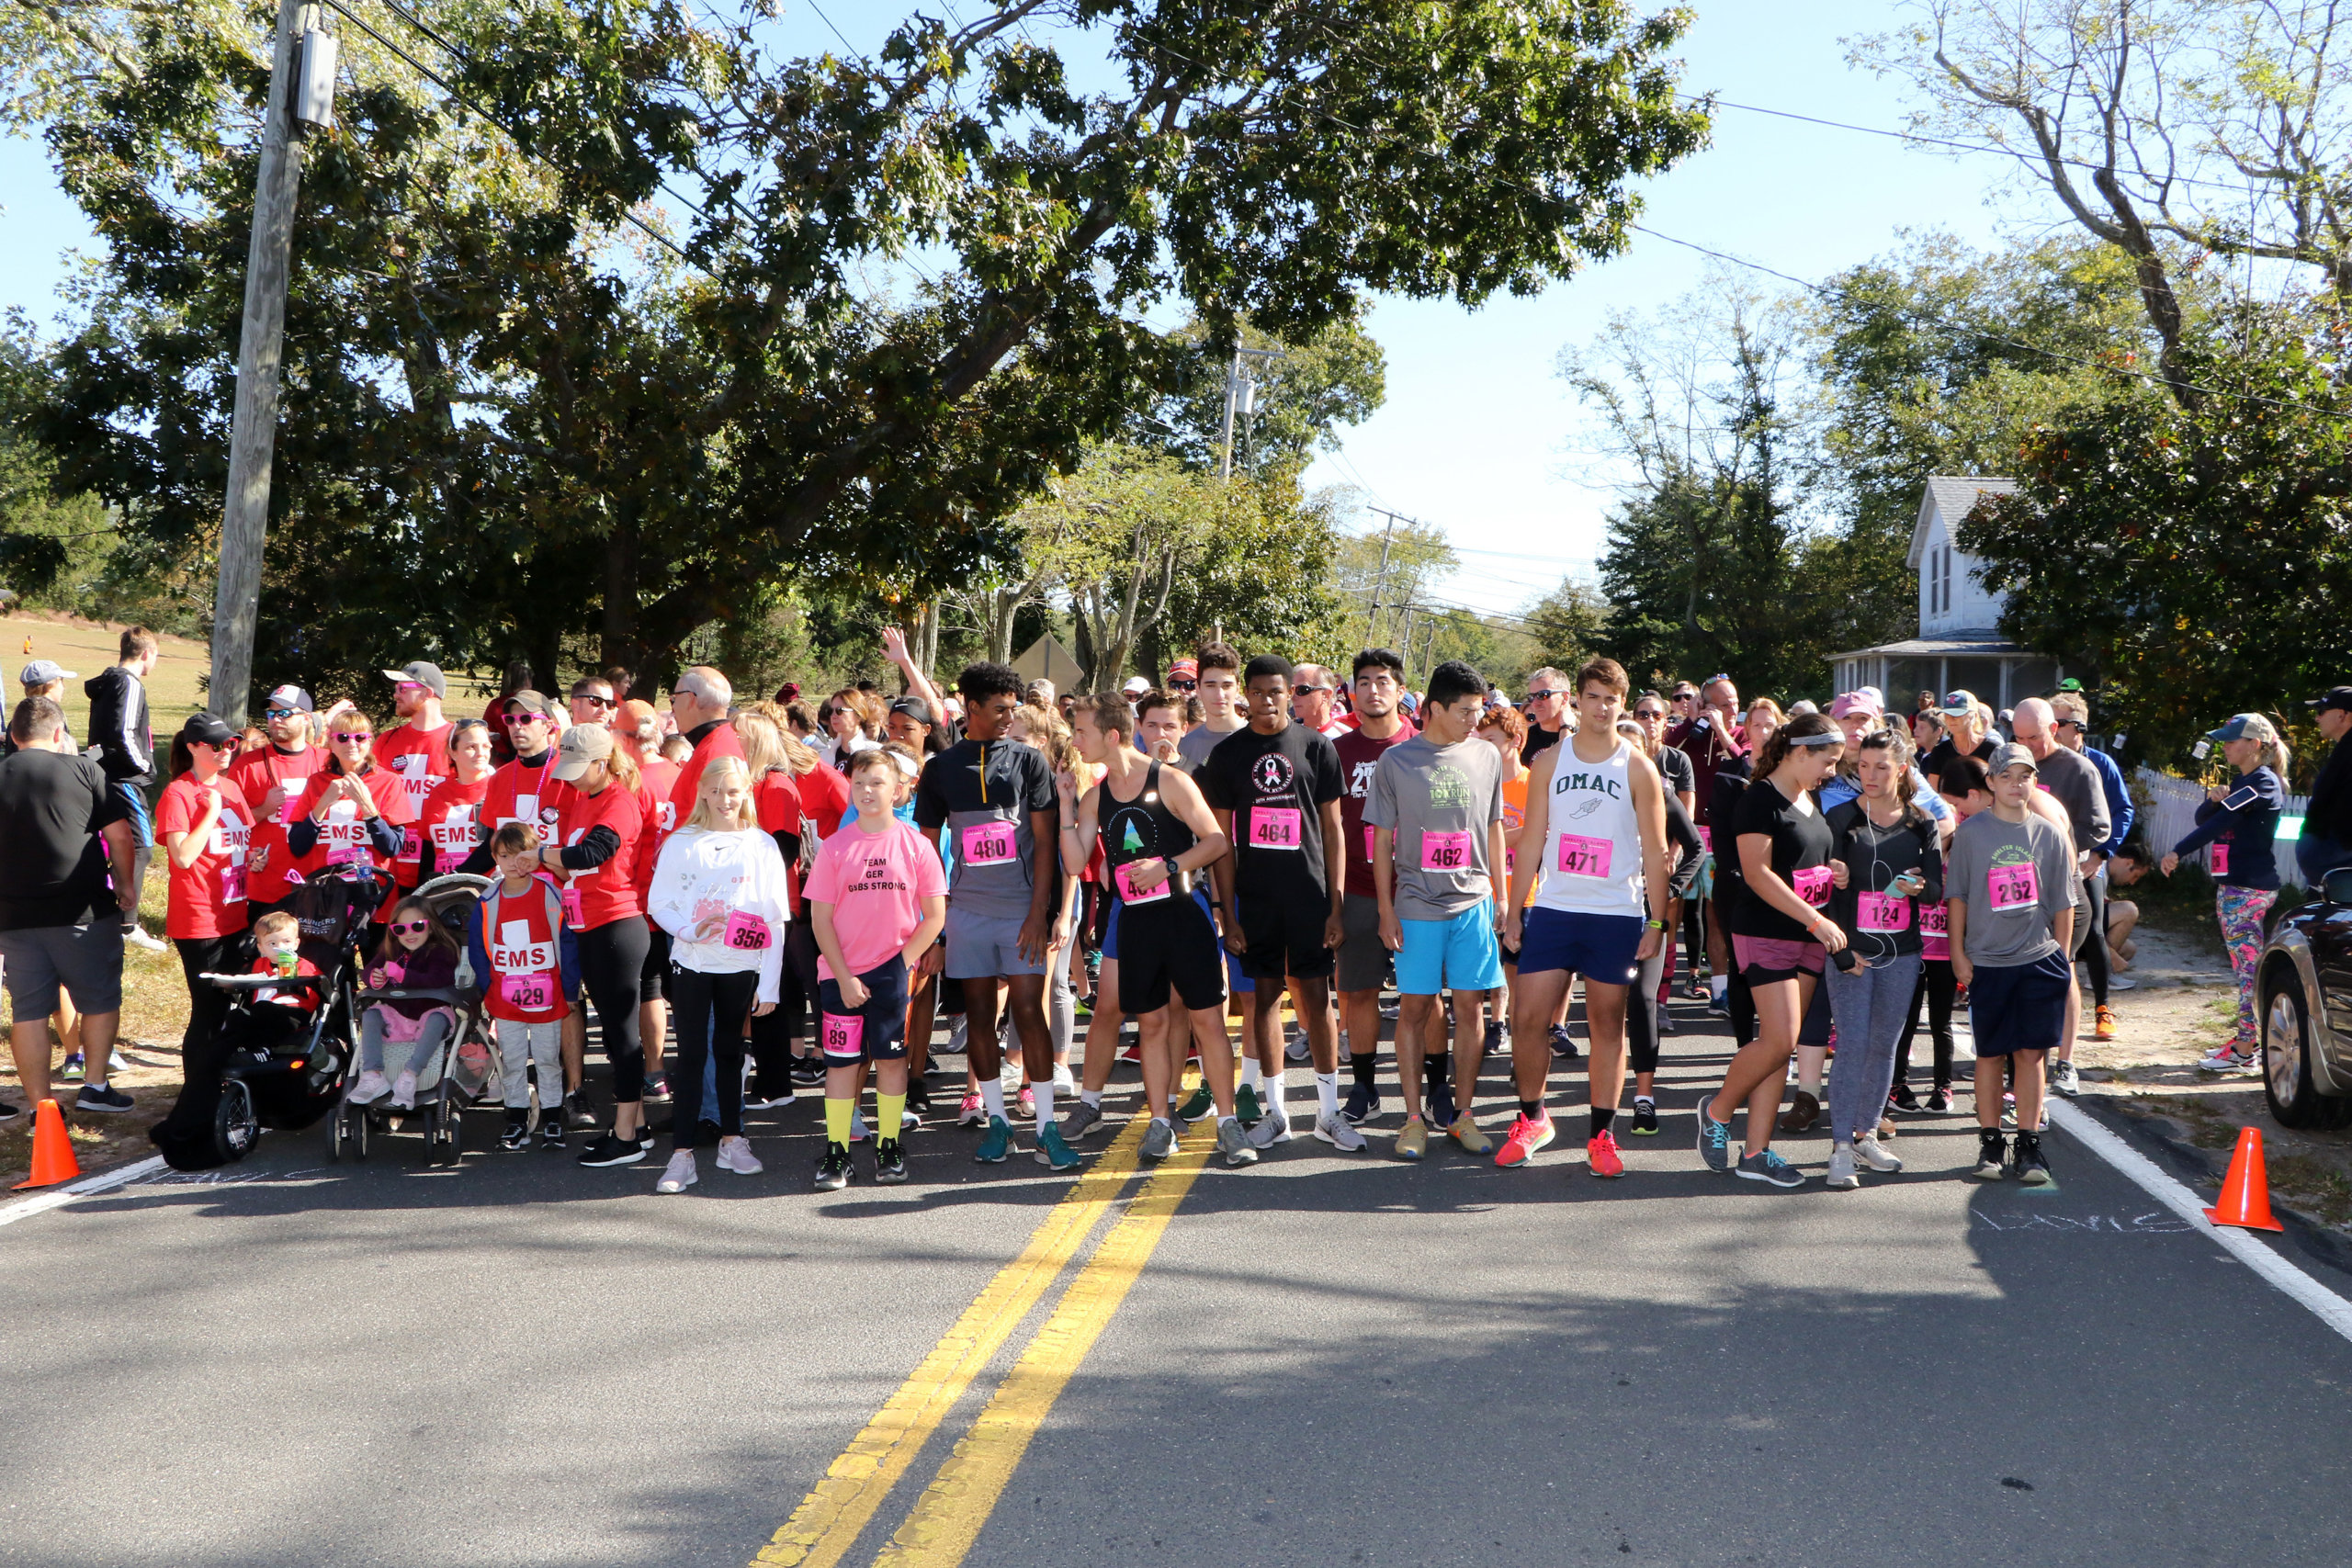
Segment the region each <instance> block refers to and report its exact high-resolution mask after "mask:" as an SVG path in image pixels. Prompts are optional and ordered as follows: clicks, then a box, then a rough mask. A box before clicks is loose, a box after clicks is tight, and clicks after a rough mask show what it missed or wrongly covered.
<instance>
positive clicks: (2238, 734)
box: [2205, 713, 2256, 740]
mask: <svg viewBox="0 0 2352 1568" xmlns="http://www.w3.org/2000/svg"><path fill="white" fill-rule="evenodd" d="M2255 718H2256V716H2255V715H2253V714H2250V713H2241V714H2233V715H2232V716H2231V717H2230V721H2229V723H2227V724H2225V725H2223V726H2222V728H2219V729H2209V730H2207V731H2206V732H2205V737H2206V739H2209V740H2243V739H2245V737H2246V731H2248V730H2250V729H2252V728H2254V724H2255Z"/></svg>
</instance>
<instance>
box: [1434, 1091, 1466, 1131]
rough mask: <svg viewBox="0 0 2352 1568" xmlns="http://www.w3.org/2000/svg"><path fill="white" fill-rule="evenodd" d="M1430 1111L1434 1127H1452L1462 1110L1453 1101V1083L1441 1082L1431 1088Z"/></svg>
mask: <svg viewBox="0 0 2352 1568" xmlns="http://www.w3.org/2000/svg"><path fill="white" fill-rule="evenodd" d="M1429 1111H1430V1126H1432V1127H1451V1126H1453V1123H1454V1122H1455V1121H1456V1120H1458V1119H1459V1118H1460V1116H1461V1115H1462V1111H1461V1108H1460V1107H1459V1106H1457V1105H1455V1104H1454V1103H1453V1085H1452V1084H1447V1083H1441V1084H1439V1085H1438V1086H1437V1087H1435V1088H1434V1089H1430V1105H1429Z"/></svg>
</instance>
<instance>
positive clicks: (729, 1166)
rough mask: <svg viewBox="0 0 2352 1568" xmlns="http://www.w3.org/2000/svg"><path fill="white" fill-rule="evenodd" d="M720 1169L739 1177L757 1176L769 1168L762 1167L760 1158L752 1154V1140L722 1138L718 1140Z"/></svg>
mask: <svg viewBox="0 0 2352 1568" xmlns="http://www.w3.org/2000/svg"><path fill="white" fill-rule="evenodd" d="M718 1168H719V1169H721V1170H731V1171H733V1172H734V1173H735V1174H736V1175H738V1176H757V1175H759V1174H760V1172H762V1171H763V1170H765V1169H766V1168H767V1167H765V1166H763V1165H762V1164H761V1163H760V1159H759V1156H757V1155H755V1154H753V1153H752V1140H751V1139H749V1138H721V1139H719V1140H718Z"/></svg>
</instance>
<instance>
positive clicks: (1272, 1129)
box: [1250, 1100, 1290, 1149]
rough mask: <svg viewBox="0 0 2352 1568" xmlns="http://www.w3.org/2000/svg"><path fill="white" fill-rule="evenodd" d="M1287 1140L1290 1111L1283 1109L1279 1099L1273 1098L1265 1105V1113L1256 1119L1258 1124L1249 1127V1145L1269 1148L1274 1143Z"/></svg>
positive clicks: (1285, 1142)
mask: <svg viewBox="0 0 2352 1568" xmlns="http://www.w3.org/2000/svg"><path fill="white" fill-rule="evenodd" d="M1289 1142H1290V1112H1289V1111H1285V1110H1283V1106H1282V1102H1281V1101H1280V1100H1275V1101H1273V1102H1272V1103H1271V1104H1269V1105H1268V1106H1267V1107H1266V1113H1265V1115H1263V1116H1261V1117H1260V1118H1259V1119H1258V1124H1257V1125H1256V1126H1254V1127H1252V1128H1250V1146H1251V1147H1253V1148H1261V1149H1271V1148H1272V1147H1273V1146H1274V1145H1276V1144H1287V1143H1289Z"/></svg>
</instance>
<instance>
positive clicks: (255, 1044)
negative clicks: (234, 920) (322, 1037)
mask: <svg viewBox="0 0 2352 1568" xmlns="http://www.w3.org/2000/svg"><path fill="white" fill-rule="evenodd" d="M253 934H254V966H253V967H252V968H251V969H248V970H247V971H245V973H247V974H248V975H266V976H273V977H275V978H277V979H285V980H292V979H298V978H300V977H302V976H313V977H315V976H318V973H319V966H318V965H317V964H313V963H311V961H310V960H309V959H307V958H305V957H303V956H302V924H301V922H300V920H297V919H295V918H294V917H293V916H291V915H289V914H288V913H286V912H285V911H284V910H283V909H279V910H274V911H272V912H271V913H269V914H266V915H264V916H263V917H262V918H261V919H258V920H255V921H254V933H253ZM319 992H320V987H318V986H300V985H289V986H264V987H261V988H259V989H258V990H255V991H254V992H253V993H252V994H251V997H250V1001H251V1003H252V1005H251V1006H249V1007H244V1008H240V1009H236V1010H232V1011H231V1012H230V1014H229V1017H228V1019H227V1021H226V1022H225V1023H224V1024H223V1026H222V1030H221V1035H222V1039H223V1040H224V1042H225V1043H227V1044H228V1045H229V1046H230V1048H231V1049H232V1050H243V1051H253V1052H256V1053H266V1052H272V1051H276V1050H277V1048H278V1047H280V1046H282V1045H284V1044H286V1043H288V1042H289V1041H291V1040H293V1039H294V1038H295V1036H297V1035H301V1034H308V1033H309V1032H310V1031H311V1020H312V1019H313V1018H315V1017H316V1016H317V1015H318V1010H319Z"/></svg>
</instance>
